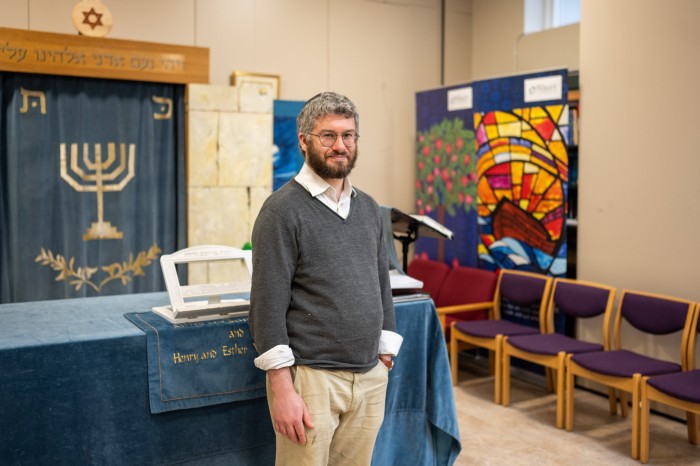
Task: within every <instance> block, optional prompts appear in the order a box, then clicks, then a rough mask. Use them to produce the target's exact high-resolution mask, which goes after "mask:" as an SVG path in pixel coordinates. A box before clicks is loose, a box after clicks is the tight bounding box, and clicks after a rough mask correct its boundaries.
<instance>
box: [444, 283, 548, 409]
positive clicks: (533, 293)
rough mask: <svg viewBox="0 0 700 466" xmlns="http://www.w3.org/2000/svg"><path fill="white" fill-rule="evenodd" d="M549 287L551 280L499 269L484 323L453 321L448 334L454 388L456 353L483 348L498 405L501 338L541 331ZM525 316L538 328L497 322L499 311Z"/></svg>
mask: <svg viewBox="0 0 700 466" xmlns="http://www.w3.org/2000/svg"><path fill="white" fill-rule="evenodd" d="M551 287H552V277H548V276H546V275H541V274H537V273H530V272H520V271H515V270H507V269H504V270H501V273H500V274H499V276H498V282H497V284H496V293H495V294H494V301H493V306H492V307H491V308H490V309H489V310H488V311H489V318H488V319H486V320H470V321H461V322H453V323H452V326H451V331H450V368H451V370H452V384H453V385H457V375H458V372H457V367H458V354H459V351H460V350H462V349H464V348H485V349H487V350H488V351H489V363H490V367H491V370H492V371H493V374H494V378H495V386H494V401H495V402H496V403H499V404H500V403H501V396H502V393H501V380H502V376H503V374H502V369H501V366H502V364H501V362H502V354H501V350H502V348H503V337H504V335H507V336H512V335H527V334H535V333H540V332H541V331H544V328H545V327H544V325H545V323H544V314H545V309H546V306H547V301H548V300H549V292H550V289H551ZM506 307H507V308H508V309H510V311H511V312H510V314H513V315H514V314H518V313H520V314H528V313H531V314H532V315H530V316H529V317H531V318H533V320H537V321H539V329H538V327H535V326H532V325H527V324H525V323H516V322H513V321H511V320H507V319H501V314H502V311H503V310H504V309H505V308H506Z"/></svg>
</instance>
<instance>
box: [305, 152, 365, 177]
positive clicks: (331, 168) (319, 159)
mask: <svg viewBox="0 0 700 466" xmlns="http://www.w3.org/2000/svg"><path fill="white" fill-rule="evenodd" d="M306 147H307V157H306V163H308V164H309V166H310V167H311V168H312V169H313V171H315V172H316V174H317V175H318V176H320V177H321V178H323V179H333V178H335V179H343V178H345V177H347V176H348V175H349V174H350V172H351V171H352V169H353V168H355V163H356V162H357V146H355V147H354V150H353V151H350V150H346V151H345V152H346V153H345V156H346V157H347V163H345V164H336V163H334V162H331V161H326V156H325V155H324V154H322V153H321V152H319V151H318V150H317V149H316V147H315V146H314V145H312V144H309V145H308V146H306ZM324 149H326V148H325V147H324Z"/></svg>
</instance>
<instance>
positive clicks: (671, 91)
mask: <svg viewBox="0 0 700 466" xmlns="http://www.w3.org/2000/svg"><path fill="white" fill-rule="evenodd" d="M698 18H700V2H697V1H695V0H669V1H661V0H615V1H612V2H611V1H584V2H582V19H581V91H582V110H581V146H580V152H579V154H580V166H579V181H580V193H579V220H580V225H579V257H578V267H579V274H580V276H581V277H583V278H587V279H593V280H599V281H603V282H610V283H613V284H615V285H617V286H620V287H629V288H634V289H640V290H648V291H651V292H656V293H666V294H671V295H677V296H679V297H682V298H686V299H691V300H697V301H700V286H698V285H699V284H700V268H699V267H698V263H700V242H698V236H699V234H698V233H699V232H700V204H698V201H697V199H698V198H700V183H698V173H700V154H698V145H697V142H696V138H697V137H696V135H697V134H698V130H697V127H698V122H697V113H698V109H699V108H700V92H698V83H697V77H698V76H699V75H700V47H698V44H700V28H698V27H697V21H698Z"/></svg>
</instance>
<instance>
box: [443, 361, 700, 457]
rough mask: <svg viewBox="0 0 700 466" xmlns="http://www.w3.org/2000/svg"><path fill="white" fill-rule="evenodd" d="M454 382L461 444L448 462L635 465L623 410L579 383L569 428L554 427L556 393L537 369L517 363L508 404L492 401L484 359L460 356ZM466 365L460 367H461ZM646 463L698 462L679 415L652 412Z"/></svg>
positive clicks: (699, 448)
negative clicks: (476, 362) (619, 412)
mask: <svg viewBox="0 0 700 466" xmlns="http://www.w3.org/2000/svg"><path fill="white" fill-rule="evenodd" d="M461 359H462V358H460V377H459V384H458V385H457V386H456V387H455V388H454V395H455V404H456V405H457V416H458V419H459V432H460V437H461V440H462V451H461V453H460V455H459V457H458V458H457V460H456V462H455V465H456V466H467V465H469V466H473V465H494V466H500V465H508V466H520V465H522V466H530V465H532V466H550V465H551V466H566V465H571V466H578V465H586V466H597V465H639V464H641V463H640V462H638V461H636V460H633V459H632V457H631V456H630V449H631V433H632V426H631V415H630V416H628V417H626V418H623V417H621V416H620V415H617V416H612V415H611V414H610V412H609V410H608V409H609V408H608V400H607V398H606V397H603V396H601V395H600V394H598V393H595V392H592V391H589V390H585V389H582V388H579V389H577V390H576V394H575V405H574V410H575V411H574V429H573V431H571V432H567V431H566V430H563V429H557V428H556V426H555V419H556V397H555V395H554V394H550V393H547V391H546V390H545V385H544V377H541V376H537V375H533V374H532V373H529V372H527V373H526V372H525V371H520V376H518V371H517V369H515V370H514V372H513V375H512V377H511V397H510V400H511V403H510V406H508V407H505V406H500V405H497V404H495V403H494V401H493V377H491V376H489V375H488V373H487V371H486V368H485V366H484V365H474V364H466V365H465V364H463V362H462V360H461ZM465 366H466V367H465ZM647 464H649V465H663V466H686V465H688V466H690V465H695V466H697V465H700V446H697V445H692V444H690V443H689V442H688V436H687V430H686V425H685V422H681V421H679V420H676V419H673V418H670V417H668V416H664V415H659V414H654V413H652V416H651V426H650V454H649V462H648V463H647Z"/></svg>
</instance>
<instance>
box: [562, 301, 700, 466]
mask: <svg viewBox="0 0 700 466" xmlns="http://www.w3.org/2000/svg"><path fill="white" fill-rule="evenodd" d="M693 306H694V305H693V303H692V302H690V301H687V300H683V299H678V298H673V297H669V296H661V295H657V294H651V293H642V292H638V291H629V290H625V291H623V292H622V294H621V295H620V302H619V304H618V312H617V314H616V315H615V324H614V327H613V340H612V349H611V350H609V351H596V352H592V353H578V354H571V355H568V356H567V357H566V389H565V392H566V430H569V431H570V430H572V429H573V426H574V377H576V376H578V377H582V378H585V379H589V380H592V381H594V382H598V383H600V384H603V385H606V386H607V387H609V388H613V389H617V390H619V391H620V411H621V413H622V416H627V398H626V393H628V392H629V393H632V394H633V399H632V405H633V406H634V407H635V409H633V410H632V450H631V451H632V458H637V457H638V456H639V445H638V442H639V433H638V430H639V424H638V423H639V420H638V417H639V409H637V408H636V407H637V406H639V399H638V395H639V391H638V390H637V389H635V385H638V383H639V378H640V376H645V375H647V376H653V375H661V374H671V373H674V372H680V371H681V364H680V362H681V361H682V360H683V357H684V356H683V352H682V350H681V351H679V356H680V357H679V359H678V362H672V361H666V360H663V359H658V358H654V357H650V356H647V355H645V354H642V353H640V352H634V351H630V350H628V349H624V348H623V342H622V322H623V321H625V322H627V323H628V324H629V325H630V326H631V328H630V329H628V330H629V331H630V332H632V331H634V330H635V329H636V331H637V333H638V334H639V332H641V334H643V335H647V336H648V337H651V338H653V336H654V335H669V334H675V333H682V334H683V336H682V340H681V342H682V341H684V340H685V339H687V338H688V335H687V334H688V332H689V331H690V324H691V322H690V321H691V320H692V318H693ZM679 346H682V345H681V344H679ZM635 375H636V376H635ZM616 413H617V406H616V403H615V402H614V400H613V401H612V402H611V404H610V414H616Z"/></svg>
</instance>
